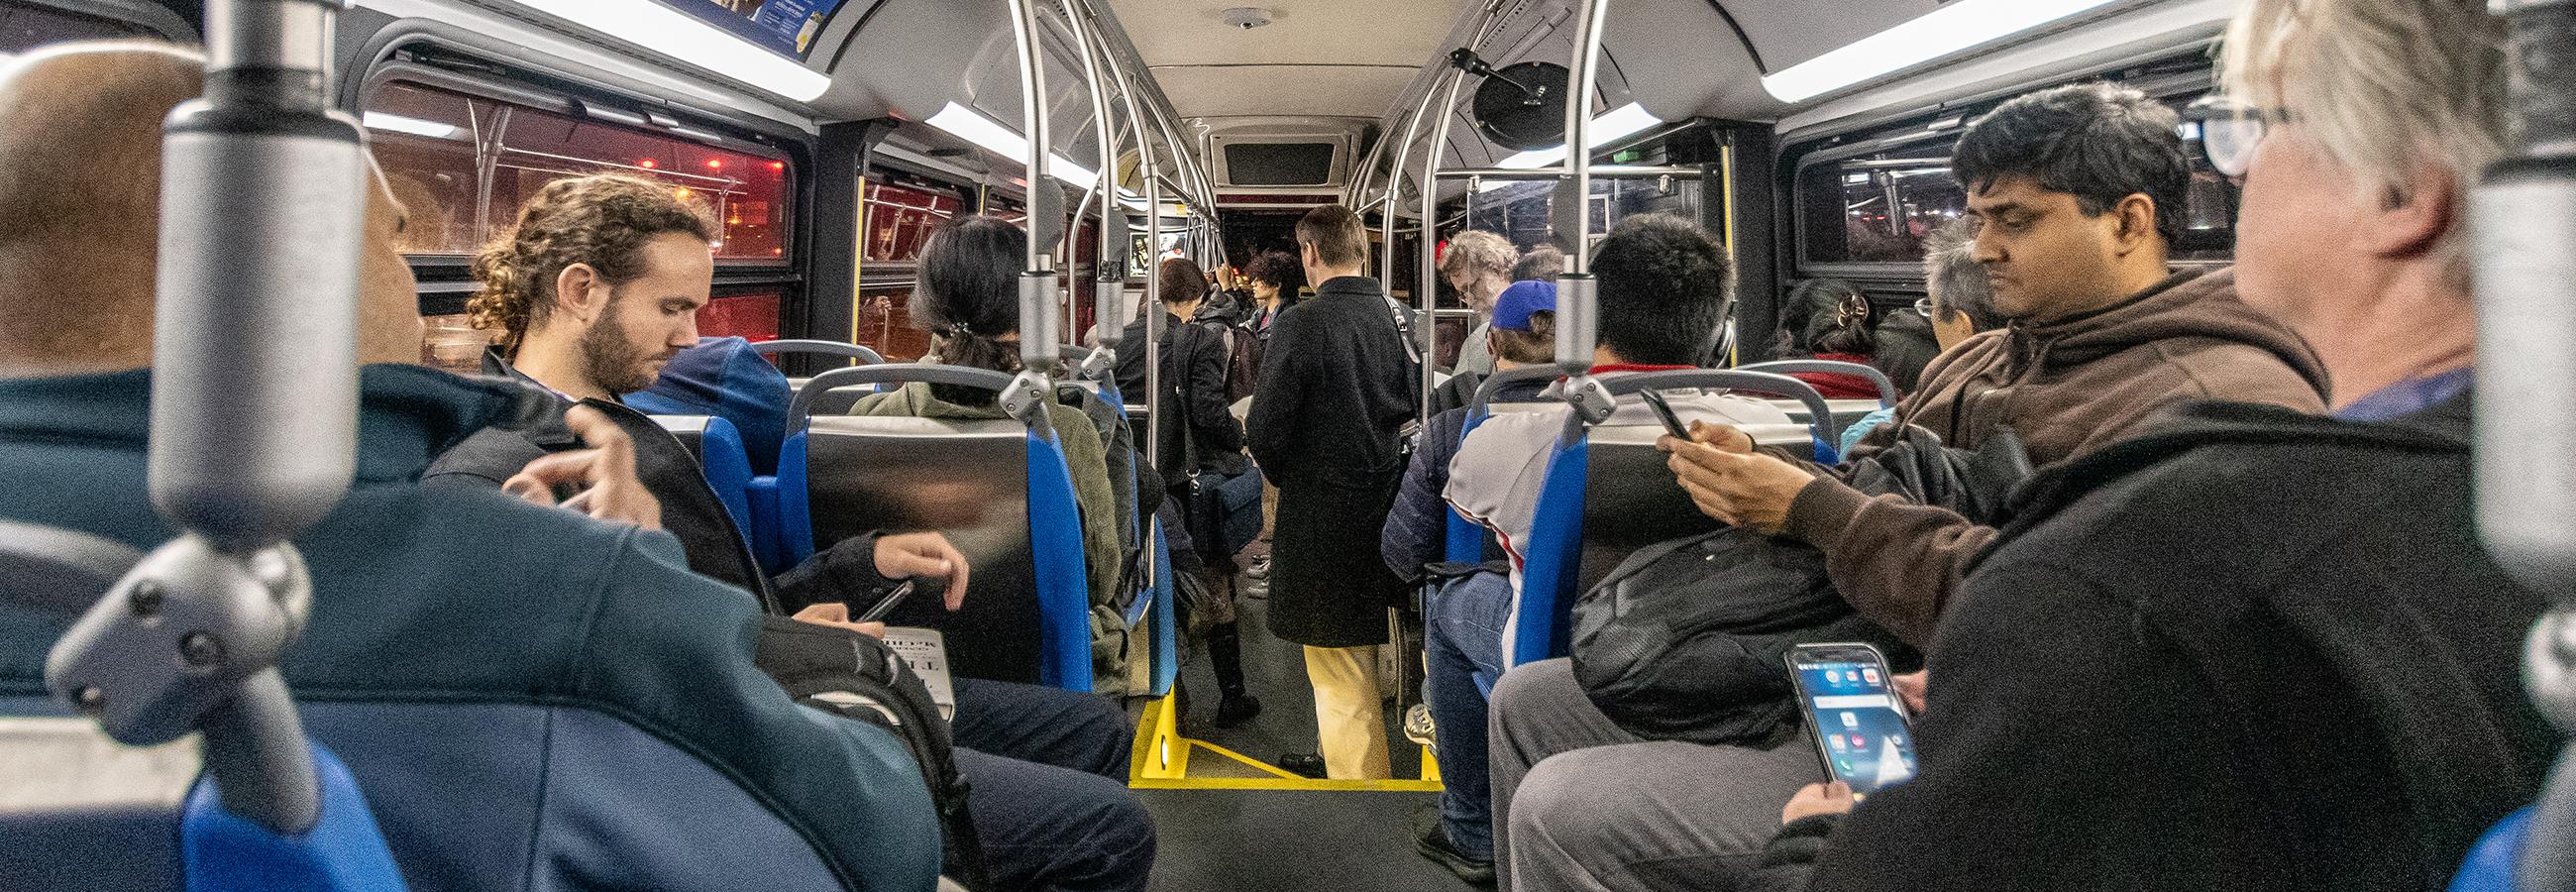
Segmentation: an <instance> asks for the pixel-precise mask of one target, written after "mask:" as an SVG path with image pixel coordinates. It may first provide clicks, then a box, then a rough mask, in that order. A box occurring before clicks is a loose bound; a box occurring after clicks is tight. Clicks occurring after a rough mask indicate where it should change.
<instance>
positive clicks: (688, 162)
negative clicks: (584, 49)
mask: <svg viewBox="0 0 2576 892" xmlns="http://www.w3.org/2000/svg"><path fill="white" fill-rule="evenodd" d="M363 120H364V122H365V124H366V125H367V128H368V130H369V131H370V135H371V136H372V138H373V139H374V143H375V151H376V157H377V158H378V160H380V161H381V162H382V163H383V165H384V168H385V174H386V176H387V178H388V179H389V180H391V181H392V183H393V189H394V197H395V198H398V199H400V200H402V202H403V204H404V205H405V206H406V207H408V208H409V210H410V212H411V220H412V221H413V222H412V226H411V228H410V232H408V233H407V234H406V241H405V244H404V246H403V247H404V250H405V251H406V252H408V253H413V254H445V255H463V254H471V253H473V252H474V251H475V250H477V249H478V248H479V247H481V246H482V245H483V244H484V243H485V242H488V241H490V240H491V239H492V238H493V237H494V236H495V235H497V234H498V233H501V232H503V231H506V230H507V229H508V228H509V227H510V225H511V224H512V223H513V222H515V221H516V220H517V218H518V212H519V208H520V206H521V205H522V204H523V203H525V202H526V201H527V200H528V199H529V198H530V197H533V196H534V195H535V194H536V192H537V190H538V189H541V188H543V187H544V186H545V185H546V184H547V183H551V182H554V181H555V180H559V179H564V178H567V177H577V176H585V175H589V174H594V173H622V174H627V175H630V176H637V177H643V178H645V179H649V180H653V181H656V182H660V183H665V184H668V185H669V186H670V187H671V191H672V193H673V194H675V195H677V196H679V197H681V198H683V199H685V200H688V201H690V202H692V203H695V204H696V205H698V206H699V207H700V208H701V209H703V210H704V211H705V212H706V213H707V214H708V215H709V217H710V218H711V219H713V220H714V221H715V222H716V224H717V230H718V232H719V233H720V237H719V238H718V239H717V241H716V245H715V249H716V257H717V259H718V260H720V261H732V262H740V263H770V264H783V263H785V262H786V261H787V260H788V256H787V250H788V242H789V228H790V227H791V225H792V223H793V221H792V218H790V217H789V216H788V215H789V212H790V209H789V207H788V199H787V196H788V194H789V192H790V190H789V188H788V183H789V182H790V178H791V176H792V172H791V171H790V170H789V167H788V159H787V156H786V155H785V154H783V153H762V152H754V151H743V150H735V149H728V148H721V147H717V146H711V145H707V144H704V143H700V142H696V141H693V140H686V139H680V138H677V137H673V136H669V135H665V134H662V133H657V132H653V131H650V130H645V129H641V128H636V127H629V126H625V125H622V124H613V123H603V122H600V121H595V120H590V119H586V118H581V117H577V116H573V115H568V114H561V113H557V112H555V111H550V110H546V109H539V108H534V107H531V106H526V105H519V104H514V103H507V102H501V101H497V100H492V99H485V98H481V97H477V96H467V95H465V94H461V93H455V92H451V91H447V90H441V89H437V88H434V87H427V86H422V85H419V84H413V83H406V82H395V83H390V84H387V85H385V86H384V87H383V88H382V89H379V90H377V91H376V93H375V95H374V96H373V97H372V98H371V100H370V101H369V102H368V104H367V112H366V114H365V116H364V119H363Z"/></svg>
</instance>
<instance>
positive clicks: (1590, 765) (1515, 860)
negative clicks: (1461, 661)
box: [1490, 659, 1824, 892]
mask: <svg viewBox="0 0 2576 892" xmlns="http://www.w3.org/2000/svg"><path fill="white" fill-rule="evenodd" d="M1492 716H1493V717H1492V719H1491V725H1490V728H1491V731H1492V735H1491V741H1490V746H1491V747H1492V753H1491V757H1490V758H1491V766H1492V772H1493V784H1494V863H1495V866H1496V867H1497V868H1498V869H1499V870H1501V871H1502V875H1503V888H1504V889H1506V890H1512V892H1556V890H1586V892H1592V890H1599V892H1609V890H1614V889H1615V890H1621V892H1630V890H1652V889H1721V890H1722V889H1732V888H1735V887H1736V885H1737V884H1738V882H1739V881H1740V879H1741V878H1742V877H1743V876H1744V875H1745V874H1746V873H1747V872H1748V871H1749V870H1751V868H1752V867H1753V866H1754V865H1755V864H1756V863H1758V860H1759V859H1760V857H1761V854H1762V846H1763V844H1764V843H1766V842H1769V841H1770V839H1771V836H1772V834H1773V833H1775V832H1777V831H1779V829H1780V807H1781V806H1783V805H1786V804H1788V802H1789V797H1790V796H1793V795H1796V794H1797V792H1798V788H1799V787H1802V786H1805V785H1807V784H1812V783H1820V782H1822V781H1823V780H1824V770H1823V769H1822V768H1820V767H1819V766H1818V765H1817V762H1816V753H1815V744H1813V743H1811V742H1809V741H1808V739H1807V736H1806V733H1805V732H1804V731H1800V732H1799V735H1798V736H1797V737H1796V738H1793V739H1791V740H1790V741H1789V742H1788V743H1785V744H1782V745H1780V746H1779V747H1777V748H1775V749H1770V750H1759V749H1751V748H1746V747H1732V746H1703V745H1700V744H1696V743H1680V742H1676V741H1644V740H1640V739H1639V738H1637V737H1636V736H1635V735H1632V734H1629V733H1628V732H1626V731H1623V730H1620V728H1619V726H1618V725H1616V724H1613V723H1612V722H1611V721H1610V717H1609V716H1606V715H1603V714H1602V713H1601V710H1599V709H1597V708H1595V707H1594V706H1593V705H1592V701H1590V700H1587V699H1584V696H1583V691H1582V689H1581V688H1579V687H1577V686H1576V684H1575V681H1574V668H1573V663H1571V662H1570V661H1567V660H1561V659H1560V660H1546V661H1543V662H1538V663H1530V664H1527V665H1523V666H1515V667H1512V669H1511V671H1508V672H1505V673H1503V677H1502V679H1501V680H1500V681H1498V682H1496V683H1495V684H1494V694H1493V707H1492Z"/></svg>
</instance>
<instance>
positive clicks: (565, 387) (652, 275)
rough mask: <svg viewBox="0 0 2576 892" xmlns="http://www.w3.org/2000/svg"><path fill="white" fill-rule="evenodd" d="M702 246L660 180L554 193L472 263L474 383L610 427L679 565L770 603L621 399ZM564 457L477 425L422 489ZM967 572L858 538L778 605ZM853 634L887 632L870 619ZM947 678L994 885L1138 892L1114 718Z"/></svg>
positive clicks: (1133, 819)
mask: <svg viewBox="0 0 2576 892" xmlns="http://www.w3.org/2000/svg"><path fill="white" fill-rule="evenodd" d="M715 233H716V230H715V229H714V228H713V227H712V226H711V225H710V224H709V223H708V221H707V220H706V218H704V217H703V216H701V215H700V214H699V212H698V210H697V209H696V208H694V207H692V206H690V205H688V204H687V203H685V202H682V201H681V200H679V199H677V198H674V197H672V195H671V192H670V190H669V189H668V188H666V187H663V186H658V185H655V184H653V183H649V182H645V181H643V180H639V179H634V178H630V177H624V176H616V175H599V176H589V177H580V178H575V179H566V180H557V181H555V182H553V183H549V184H547V185H546V186H545V188H543V189H540V190H538V192H537V195H536V197H535V198H533V199H531V200H530V201H529V203H528V205H527V206H526V207H525V208H523V209H521V210H520V212H519V219H518V223H517V225H516V226H514V227H512V229H511V230H510V231H509V232H507V233H504V234H503V235H502V236H501V237H500V238H499V239H497V240H496V241H494V242H493V243H492V245H491V246H489V247H487V248H486V249H484V251H483V252H482V253H481V254H480V255H477V256H476V257H475V259H474V275H475V278H476V279H477V280H478V281H479V282H480V283H481V284H482V286H483V290H482V291H481V292H479V293H477V294H476V295H475V296H474V297H473V298H472V299H471V300H470V301H468V303H467V307H468V309H469V310H470V311H471V312H472V313H473V315H474V321H475V323H476V324H477V325H478V326H479V327H488V328H495V329H498V330H499V333H500V337H499V339H498V340H497V341H496V343H494V345H493V347H492V350H491V352H489V353H487V354H485V356H484V362H485V370H486V371H487V372H489V373H491V374H494V375H504V376H509V377H512V378H516V379H518V380H520V381H524V382H527V383H529V384H533V385H536V386H538V387H542V388H544V389H545V390H546V391H548V392H551V393H553V394H555V397H556V404H557V405H558V406H560V407H562V408H564V409H570V408H572V407H574V406H576V405H579V406H584V407H588V408H590V409H591V410H593V411H596V412H599V413H601V414H602V415H605V416H607V417H608V418H610V419H613V420H614V421H615V422H616V424H617V426H618V427H620V428H621V429H623V430H624V431H625V433H626V434H627V436H628V437H629V438H630V439H631V440H632V441H633V443H634V452H635V456H636V464H637V467H638V469H639V470H640V471H641V477H642V479H643V481H644V484H645V486H646V487H648V488H649V489H650V490H651V491H652V493H653V495H654V496H655V498H656V499H658V500H659V501H660V502H661V504H662V505H663V511H662V523H663V526H664V528H665V529H668V530H670V531H671V532H672V533H673V534H674V535H677V536H679V537H680V540H681V542H682V543H683V545H684V546H686V550H687V552H688V556H689V564H690V566H691V567H692V568H693V569H697V570H698V571H699V572H702V573H705V574H707V575H709V576H713V577H716V578H718V579H724V580H726V581H728V582H734V583H735V584H737V585H740V586H743V587H744V588H746V589H749V590H751V591H753V592H759V593H766V592H768V591H769V590H770V589H769V586H768V584H767V581H766V580H764V579H763V578H762V576H761V573H760V569H759V566H758V565H757V563H755V562H754V561H753V559H752V557H751V555H750V549H749V547H748V546H747V545H746V544H745V540H744V539H743V538H742V536H741V534H740V533H739V532H738V531H737V530H736V529H735V527H734V525H733V522H732V515H730V514H729V513H727V512H726V511H725V508H724V506H723V504H722V503H721V502H719V501H718V500H717V497H716V493H715V491H714V490H713V489H711V488H709V487H708V485H707V483H706V478H705V477H704V476H703V475H702V474H700V472H699V471H698V466H697V460H696V458H695V457H693V456H692V455H691V454H690V452H689V450H688V447H686V446H683V445H681V443H680V441H679V440H678V439H677V438H675V437H673V436H672V435H671V434H670V433H669V432H667V431H665V430H663V429H662V427H661V426H660V425H658V424H656V423H654V421H653V420H652V419H651V418H649V417H646V416H645V415H644V414H643V413H640V412H637V411H635V410H633V409H630V408H627V407H626V406H625V405H624V404H622V403H620V402H619V401H618V394H621V393H628V392H633V391H638V390H642V389H644V388H646V387H648V386H651V385H652V383H653V378H654V376H655V375H656V374H657V373H659V372H660V370H661V367H662V365H663V364H664V363H665V362H667V361H668V359H669V357H670V356H671V355H672V354H674V353H677V352H678V351H680V350H682V349H685V348H688V347H692V346H695V345H696V344H697V342H698V332H697V321H696V320H697V310H698V308H699V307H702V306H705V305H706V303H707V301H708V299H709V290H710V288H711V287H712V285H713V283H714V273H715V263H714V260H713V256H712V252H711V249H710V247H709V245H710V243H711V242H712V241H713V240H714V238H715ZM576 399H578V400H579V402H578V403H576V402H574V400H576ZM1086 429H1087V425H1086ZM574 445H576V444H575V442H574V438H573V436H572V435H571V432H570V431H568V430H565V429H564V428H563V427H562V426H560V425H553V424H549V425H542V426H538V427H534V428H532V429H529V430H524V431H505V430H485V431H483V432H481V433H478V434H476V435H474V436H473V437H471V438H469V439H467V440H466V441H465V442H464V443H462V444H459V445H458V446H457V447H456V448H454V449H451V450H448V452H447V453H446V454H445V455H442V456H440V457H439V459H438V461H437V462H436V463H435V464H433V465H432V466H431V468H430V470H429V472H428V477H427V479H426V481H425V482H426V483H427V484H429V485H432V486H436V485H440V484H450V485H454V484H463V485H467V486H481V487H489V486H497V485H503V484H504V482H505V481H512V480H513V474H514V471H515V469H517V468H519V467H522V466H525V465H527V464H528V463H530V462H532V461H536V460H538V459H540V458H543V457H544V456H545V455H546V454H547V453H548V452H551V451H555V450H559V449H564V448H569V447H571V446H574ZM539 495H540V497H542V494H539ZM971 572H972V568H969V567H967V566H966V563H965V557H964V556H963V555H960V554H959V553H958V552H957V549H956V548H954V547H952V546H951V545H950V544H949V543H948V541H947V539H945V538H944V537H942V536H940V535H939V534H937V533H912V534H905V535H888V536H859V537H853V538H851V539H848V540H844V541H842V542H840V543H837V544H835V545H834V546H833V547H832V548H831V549H829V550H827V551H826V552H825V553H824V554H821V555H817V556H816V557H815V559H814V560H813V561H812V562H810V563H809V564H808V565H807V566H805V567H800V568H798V569H796V570H792V571H789V572H788V573H786V574H784V575H783V576H782V577H781V579H780V580H779V582H780V585H779V589H780V596H781V598H783V599H784V600H785V601H786V603H787V604H789V605H792V606H796V607H801V608H804V609H803V610H802V611H800V612H799V613H798V614H797V618H799V619H807V620H809V621H824V622H825V623H826V624H832V625H843V624H842V623H838V622H832V621H833V620H846V619H847V618H848V615H849V608H848V606H847V604H848V602H851V601H858V602H859V603H861V604H866V603H871V602H873V600H874V599H875V598H876V597H878V596H880V595H882V594H883V593H884V592H886V591H890V590H891V589H892V588H893V586H894V584H895V580H896V579H900V578H902V577H908V576H925V577H940V578H944V579H945V580H946V582H947V584H946V590H945V597H946V598H947V599H948V603H949V606H950V607H951V608H952V609H954V608H955V607H956V605H958V604H959V603H961V602H962V601H963V600H964V598H965V596H966V587H967V585H966V584H967V579H968V576H969V574H970V573H971ZM745 574H747V575H745ZM772 600H773V603H772V605H771V606H772V607H773V609H775V608H776V606H777V605H776V604H775V601H776V600H778V599H772ZM853 628H860V629H861V630H862V631H866V632H869V633H872V634H882V633H883V626H882V625H875V624H871V625H870V626H869V627H853ZM954 685H955V694H956V697H957V712H956V715H955V717H954V719H953V721H952V724H951V731H952V734H953V737H954V739H955V741H956V744H957V750H956V760H957V766H958V771H959V772H960V773H961V774H962V775H964V776H965V777H966V779H967V781H968V782H969V784H970V785H971V790H972V792H971V794H970V795H969V797H968V804H969V811H970V812H971V813H972V815H973V818H974V820H975V824H976V834H977V836H978V837H980V838H981V840H982V841H983V842H984V844H985V845H986V846H987V847H988V848H989V853H988V854H989V855H990V861H991V867H992V871H993V877H994V880H995V881H996V882H999V883H1003V884H1004V885H1006V886H1007V887H1009V888H1030V889H1112V888H1121V889H1123V888H1141V887H1142V885H1143V883H1144V880H1145V876H1146V873H1147V872H1148V871H1149V869H1150V868H1151V866H1152V851H1153V831H1152V824H1151V822H1150V820H1148V819H1147V818H1146V817H1145V816H1144V814H1143V812H1142V810H1141V809H1140V808H1139V807H1138V806H1137V805H1136V804H1135V803H1134V801H1133V799H1132V798H1131V797H1130V796H1128V794H1127V793H1126V791H1125V790H1124V789H1123V788H1122V787H1121V785H1120V784H1119V783H1116V782H1120V781H1124V780H1125V777H1126V762H1127V758H1128V746H1129V743H1130V740H1131V737H1132V734H1131V732H1130V731H1129V730H1128V727H1127V725H1126V722H1125V721H1124V719H1125V716H1124V715H1123V714H1122V713H1121V712H1120V711H1119V710H1118V708H1117V707H1116V706H1114V705H1113V704H1111V703H1109V702H1108V701H1107V700H1104V699H1102V698H1100V697H1096V696H1093V695H1089V694H1082V693H1076V692H1072V691H1063V690H1057V689H1054V688H1045V687H1039V686H1036V685H1022V684H1008V683H1004V682H994V681H981V680H977V679H971V678H957V679H955V680H954ZM1031 763H1036V764H1031ZM1086 774H1091V775H1098V776H1099V777H1086V776H1085V775H1086ZM1104 778H1105V779H1106V780H1105V781H1104V780H1103V779H1104ZM1104 827H1105V828H1111V829H1109V830H1108V831H1107V832H1104V831H1103V830H1102V828H1104ZM1086 840H1088V841H1086ZM1078 841H1081V842H1078Z"/></svg>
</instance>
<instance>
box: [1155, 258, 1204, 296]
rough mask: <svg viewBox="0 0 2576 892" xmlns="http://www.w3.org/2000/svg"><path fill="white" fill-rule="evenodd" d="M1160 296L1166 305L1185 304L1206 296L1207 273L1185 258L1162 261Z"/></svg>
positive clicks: (1159, 273)
mask: <svg viewBox="0 0 2576 892" xmlns="http://www.w3.org/2000/svg"><path fill="white" fill-rule="evenodd" d="M1156 275H1159V276H1161V277H1162V289H1161V296H1162V298H1163V302H1164V303H1166V304H1185V303H1189V302H1190V301H1194V300H1198V299H1199V298H1203V297H1206V296H1207V293H1208V286H1207V273H1206V272H1205V271H1203V270H1200V269H1199V265H1198V264H1197V263H1196V262H1194V261H1192V260H1190V259H1189V258H1187V257H1174V258H1171V259H1169V260H1165V261H1163V266H1162V270H1161V271H1160V272H1158V273H1157V274H1156Z"/></svg>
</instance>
